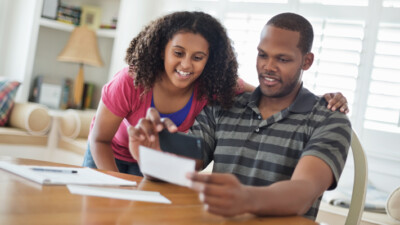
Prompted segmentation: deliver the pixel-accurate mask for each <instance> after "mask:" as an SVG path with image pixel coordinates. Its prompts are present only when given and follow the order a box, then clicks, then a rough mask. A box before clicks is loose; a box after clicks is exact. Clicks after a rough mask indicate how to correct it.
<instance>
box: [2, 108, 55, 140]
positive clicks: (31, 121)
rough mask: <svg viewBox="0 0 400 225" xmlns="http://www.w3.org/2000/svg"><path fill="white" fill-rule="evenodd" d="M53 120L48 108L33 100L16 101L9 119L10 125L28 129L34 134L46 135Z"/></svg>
mask: <svg viewBox="0 0 400 225" xmlns="http://www.w3.org/2000/svg"><path fill="white" fill-rule="evenodd" d="M51 122H52V121H51V116H50V115H49V110H48V108H47V107H45V106H44V105H41V104H38V103H33V102H27V103H19V102H16V103H15V105H14V108H13V112H12V113H11V115H10V120H9V123H10V126H12V127H17V128H20V129H23V130H26V131H28V132H29V133H30V134H33V135H45V134H46V133H47V132H48V131H49V129H50V126H51Z"/></svg>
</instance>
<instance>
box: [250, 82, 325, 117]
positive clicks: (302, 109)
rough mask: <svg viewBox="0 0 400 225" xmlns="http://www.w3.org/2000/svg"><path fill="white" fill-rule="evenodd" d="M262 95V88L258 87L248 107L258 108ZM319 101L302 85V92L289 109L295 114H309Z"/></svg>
mask: <svg viewBox="0 0 400 225" xmlns="http://www.w3.org/2000/svg"><path fill="white" fill-rule="evenodd" d="M261 95H262V93H261V90H260V87H259V86H258V87H257V88H256V89H255V90H254V92H253V93H252V94H251V97H250V101H249V102H248V104H247V106H248V107H250V108H253V109H254V108H257V107H258V102H259V99H260V98H261ZM317 101H318V96H316V95H314V94H313V93H312V92H310V91H309V90H308V89H307V88H304V87H303V84H302V85H301V87H300V91H299V93H298V94H297V96H296V99H295V100H294V102H293V103H292V104H291V105H290V106H289V107H288V108H287V109H288V110H289V111H290V112H293V113H307V112H310V111H311V110H312V108H313V107H314V105H315V103H316V102H317ZM287 109H284V110H282V111H286V110H287Z"/></svg>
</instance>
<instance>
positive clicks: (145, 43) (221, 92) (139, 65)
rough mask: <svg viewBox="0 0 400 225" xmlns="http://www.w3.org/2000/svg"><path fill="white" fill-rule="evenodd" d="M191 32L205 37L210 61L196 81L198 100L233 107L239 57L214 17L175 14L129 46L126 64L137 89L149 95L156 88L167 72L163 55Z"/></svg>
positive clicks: (148, 27) (200, 14) (155, 22)
mask: <svg viewBox="0 0 400 225" xmlns="http://www.w3.org/2000/svg"><path fill="white" fill-rule="evenodd" d="M182 32H191V33H194V34H200V35H201V36H203V37H204V38H205V39H206V40H207V42H208V44H209V58H208V60H207V63H206V65H205V67H204V70H203V72H202V74H201V76H199V78H197V80H196V82H198V85H199V86H198V91H199V92H198V96H199V99H201V98H205V99H207V100H208V103H209V104H215V103H216V102H218V103H219V104H221V106H222V107H224V108H227V107H230V106H231V105H232V103H233V97H234V95H235V88H236V80H237V78H238V75H237V68H238V63H237V60H236V55H235V52H234V49H233V46H232V43H231V40H230V39H229V38H228V35H227V32H226V30H225V28H224V27H223V26H222V24H221V23H220V22H218V20H217V19H215V18H214V17H212V16H210V15H208V14H206V13H203V12H188V11H183V12H174V13H171V14H168V15H166V16H164V17H161V18H159V19H157V20H155V21H153V22H151V23H150V24H149V25H148V26H146V27H145V28H144V29H143V30H142V31H141V32H140V33H139V34H138V35H137V36H136V37H135V38H134V39H133V40H132V41H131V43H130V46H129V48H128V50H127V54H126V57H125V61H126V62H127V63H128V65H129V73H130V75H131V76H134V77H135V86H139V85H140V86H142V87H144V89H145V90H146V91H148V90H149V89H150V88H152V87H153V85H154V83H155V82H156V80H157V78H158V77H159V76H161V74H162V72H164V71H165V69H164V60H163V59H162V54H163V53H164V51H165V47H166V45H167V43H168V42H169V41H170V40H171V39H172V38H173V36H174V35H175V34H177V33H182Z"/></svg>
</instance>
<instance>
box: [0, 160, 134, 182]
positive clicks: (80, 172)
mask: <svg viewBox="0 0 400 225" xmlns="http://www.w3.org/2000/svg"><path fill="white" fill-rule="evenodd" d="M0 168H1V169H4V170H7V171H9V172H11V173H14V174H17V175H19V176H21V177H24V178H26V179H29V180H32V181H35V182H37V183H40V184H44V185H65V184H81V185H109V186H136V182H134V181H128V180H124V179H121V178H118V177H113V176H111V175H108V174H105V173H102V172H99V171H96V170H94V169H90V168H72V167H56V166H25V165H16V164H12V163H9V162H0ZM33 168H37V169H45V170H46V169H49V170H65V171H72V170H74V171H76V172H77V173H61V172H51V171H49V172H46V171H35V170H32V169H33Z"/></svg>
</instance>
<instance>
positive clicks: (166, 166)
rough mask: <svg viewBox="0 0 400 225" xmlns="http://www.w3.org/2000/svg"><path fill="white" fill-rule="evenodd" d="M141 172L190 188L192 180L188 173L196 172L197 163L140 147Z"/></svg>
mask: <svg viewBox="0 0 400 225" xmlns="http://www.w3.org/2000/svg"><path fill="white" fill-rule="evenodd" d="M139 154H140V170H141V172H142V173H143V174H146V175H149V176H152V177H155V178H158V179H160V180H164V181H167V182H170V183H173V184H177V185H181V186H187V187H189V186H190V185H191V183H192V181H191V180H189V179H188V178H186V173H188V172H194V170H195V164H196V161H195V160H193V159H188V158H183V157H179V156H175V155H173V154H171V153H165V152H161V151H157V150H154V149H151V148H147V147H144V146H139Z"/></svg>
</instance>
